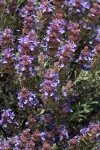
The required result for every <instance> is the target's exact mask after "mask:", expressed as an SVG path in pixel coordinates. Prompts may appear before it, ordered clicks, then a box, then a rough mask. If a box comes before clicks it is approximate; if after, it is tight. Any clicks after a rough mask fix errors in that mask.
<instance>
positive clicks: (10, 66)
mask: <svg viewBox="0 0 100 150" xmlns="http://www.w3.org/2000/svg"><path fill="white" fill-rule="evenodd" d="M0 40H1V42H0V47H1V49H2V52H1V56H2V58H1V62H2V63H3V66H4V68H5V70H6V71H7V72H13V70H14V63H15V53H14V36H13V32H12V31H11V30H10V29H7V28H6V29H4V30H3V31H2V32H1V35H0Z"/></svg>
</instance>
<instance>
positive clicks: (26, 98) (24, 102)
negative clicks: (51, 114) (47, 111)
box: [17, 88, 38, 109]
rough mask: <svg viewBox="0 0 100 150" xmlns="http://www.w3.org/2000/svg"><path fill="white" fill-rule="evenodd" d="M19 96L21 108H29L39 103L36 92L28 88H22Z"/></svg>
mask: <svg viewBox="0 0 100 150" xmlns="http://www.w3.org/2000/svg"><path fill="white" fill-rule="evenodd" d="M17 98H18V100H19V102H18V106H19V108H21V109H27V108H29V107H32V106H37V104H38V100H37V98H36V94H34V93H32V92H30V91H29V90H28V89H27V88H22V89H21V90H20V92H19V93H18V97H17Z"/></svg>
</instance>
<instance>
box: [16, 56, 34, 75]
mask: <svg viewBox="0 0 100 150" xmlns="http://www.w3.org/2000/svg"><path fill="white" fill-rule="evenodd" d="M17 60H18V63H17V64H16V66H15V69H16V70H17V71H18V73H19V75H21V76H24V75H26V74H27V73H28V74H29V75H30V76H33V75H34V71H33V67H32V61H33V60H34V58H32V57H30V56H28V55H22V56H19V57H18V58H17Z"/></svg>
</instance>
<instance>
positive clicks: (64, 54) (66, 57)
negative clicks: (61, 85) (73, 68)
mask: <svg viewBox="0 0 100 150" xmlns="http://www.w3.org/2000/svg"><path fill="white" fill-rule="evenodd" d="M75 47H76V44H75V43H74V42H71V41H67V42H66V44H64V45H63V46H61V47H60V48H59V52H58V54H57V57H58V58H59V62H60V66H61V68H62V67H65V66H66V67H68V66H69V64H70V62H71V61H72V58H73V54H74V52H75Z"/></svg>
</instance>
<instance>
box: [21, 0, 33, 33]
mask: <svg viewBox="0 0 100 150" xmlns="http://www.w3.org/2000/svg"><path fill="white" fill-rule="evenodd" d="M34 12H35V2H34V1H33V0H28V1H27V4H26V6H25V7H23V8H22V10H21V12H20V14H21V16H22V17H23V18H24V22H23V33H28V32H29V31H31V29H35V28H34V26H35V14H34Z"/></svg>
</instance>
